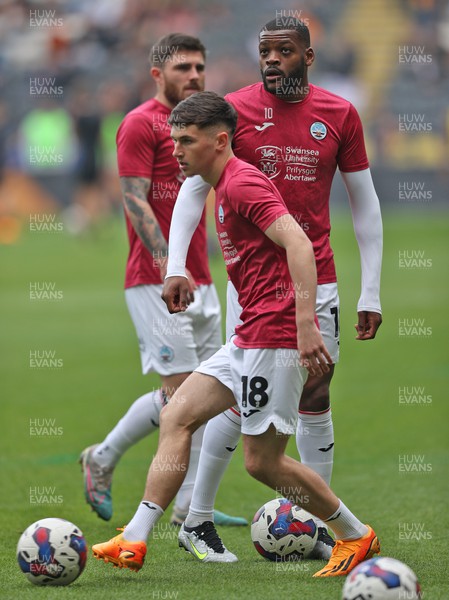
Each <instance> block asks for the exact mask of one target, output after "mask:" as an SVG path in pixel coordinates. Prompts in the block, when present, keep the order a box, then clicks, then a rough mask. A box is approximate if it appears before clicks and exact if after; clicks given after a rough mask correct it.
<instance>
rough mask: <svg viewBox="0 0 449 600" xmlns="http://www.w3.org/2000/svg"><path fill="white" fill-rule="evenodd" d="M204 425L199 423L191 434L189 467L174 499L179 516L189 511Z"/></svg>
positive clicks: (175, 509)
mask: <svg viewBox="0 0 449 600" xmlns="http://www.w3.org/2000/svg"><path fill="white" fill-rule="evenodd" d="M205 428H206V425H201V427H200V428H199V429H197V430H196V431H195V433H194V434H193V435H192V445H191V447H190V459H189V468H188V469H187V473H186V476H185V479H184V481H183V482H182V485H181V487H180V488H179V491H178V493H177V494H176V501H175V507H174V511H175V512H176V513H178V515H179V516H185V515H187V513H188V512H189V506H190V501H191V499H192V493H193V486H194V484H195V477H196V473H197V471H198V462H199V460H200V452H201V444H202V442H203V434H204V430H205Z"/></svg>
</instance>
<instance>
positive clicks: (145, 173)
mask: <svg viewBox="0 0 449 600" xmlns="http://www.w3.org/2000/svg"><path fill="white" fill-rule="evenodd" d="M116 141H117V163H118V172H119V175H120V177H146V178H148V179H151V178H152V176H153V165H154V155H155V149H156V146H157V140H156V136H155V133H154V130H153V127H152V126H151V123H150V121H149V120H148V119H146V118H145V117H144V116H143V115H128V116H127V117H125V119H124V120H123V121H122V124H121V125H120V127H119V129H118V131H117V140H116Z"/></svg>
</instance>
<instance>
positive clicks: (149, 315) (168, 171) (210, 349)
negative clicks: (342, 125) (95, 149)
mask: <svg viewBox="0 0 449 600" xmlns="http://www.w3.org/2000/svg"><path fill="white" fill-rule="evenodd" d="M150 62H151V65H152V66H151V75H152V77H153V79H154V80H155V82H156V86H157V93H156V96H155V97H154V98H152V99H151V100H148V101H147V102H144V103H143V104H141V105H140V106H138V107H137V108H135V109H134V110H132V111H131V112H130V113H129V114H128V115H126V117H125V119H124V120H123V122H122V124H121V125H120V127H119V130H118V133H117V158H118V167H119V175H120V183H121V187H122V192H123V203H124V207H125V217H126V226H127V232H128V239H129V255H128V261H127V265H126V276H125V288H126V291H125V295H126V302H127V305H128V309H129V312H130V315H131V318H132V320H133V322H134V326H135V328H136V333H137V337H138V340H139V348H140V353H141V362H142V371H143V373H144V374H146V373H150V372H156V373H158V374H159V375H160V377H161V387H160V389H157V390H154V391H152V392H150V393H148V394H145V395H144V396H142V397H141V398H139V399H137V400H136V401H135V402H134V404H133V405H132V406H131V408H130V409H129V411H128V412H127V413H126V415H125V416H124V417H123V418H122V419H121V420H120V422H119V423H118V424H117V425H116V427H115V428H114V429H113V430H112V431H111V432H110V433H109V434H108V436H107V437H106V439H105V440H104V441H103V442H102V443H101V444H98V445H94V446H90V447H89V448H87V449H86V450H85V451H84V452H83V454H82V457H81V461H82V465H83V471H84V483H85V496H86V500H87V502H88V503H89V504H90V506H91V507H92V509H93V510H94V511H95V512H97V514H98V515H99V516H100V517H101V518H103V519H105V520H109V519H110V518H111V516H112V498H111V483H112V471H113V469H114V467H115V465H116V464H117V462H118V460H119V459H120V457H121V456H122V455H123V453H124V452H125V451H126V450H127V449H128V448H129V447H130V446H131V445H133V444H135V443H136V442H138V441H139V440H140V439H141V438H142V437H144V436H146V435H148V434H149V433H151V432H152V431H154V430H155V429H157V428H158V426H159V413H160V411H161V409H162V407H163V405H164V404H165V403H166V401H167V399H168V398H169V397H170V396H171V395H172V394H173V392H174V390H176V389H177V387H178V386H179V385H180V384H181V383H182V381H184V379H186V377H187V376H188V375H189V373H191V372H192V371H193V370H194V369H195V368H196V367H197V366H198V364H199V363H200V362H201V361H202V360H204V359H206V358H209V357H210V356H211V355H212V354H214V352H215V351H216V350H217V349H218V348H219V347H220V346H221V341H222V340H221V309H220V304H219V301H218V297H217V293H216V290H215V287H214V285H213V284H212V280H211V276H210V272H209V264H208V256H207V240H206V222H205V214H204V211H203V213H202V216H201V219H200V224H199V227H198V229H197V231H196V232H195V234H194V236H193V239H192V245H191V247H190V251H189V255H188V257H187V262H186V265H187V269H188V271H189V285H190V290H191V291H192V292H193V288H194V287H195V288H196V289H195V302H194V304H193V310H192V312H191V313H190V314H189V315H187V314H186V315H177V316H170V315H168V314H167V310H166V307H165V304H164V303H163V302H162V300H161V292H162V282H163V280H164V276H165V272H166V263H167V239H168V233H169V229H170V221H171V216H172V212H173V207H174V204H175V201H176V197H177V194H178V191H179V188H180V186H181V183H182V181H183V180H184V178H185V176H184V174H183V173H182V171H181V170H180V168H179V165H178V163H177V161H176V159H175V158H174V157H173V142H172V140H171V139H170V126H169V125H168V123H167V119H168V117H169V115H170V112H171V110H172V108H173V107H174V106H176V104H177V103H178V102H180V101H181V100H183V99H185V98H188V97H189V96H191V95H192V94H194V93H195V92H198V91H201V90H203V89H204V78H205V74H204V69H205V48H204V46H203V44H202V43H201V42H200V40H198V39H197V38H194V37H191V36H187V35H183V34H171V35H168V36H165V37H163V38H161V39H160V40H159V41H158V42H156V43H155V44H154V46H153V48H152V51H151V55H150ZM173 317H174V318H173ZM202 433H203V431H202V430H200V431H198V433H197V434H196V435H195V438H194V442H193V446H192V453H191V461H190V468H189V471H188V475H187V477H186V481H185V483H184V485H183V487H182V489H181V490H180V492H179V494H178V496H177V500H176V505H175V507H174V513H173V516H172V522H173V523H175V524H178V525H180V524H181V523H182V521H183V520H184V518H185V516H186V514H187V510H188V507H189V503H190V499H191V494H192V490H193V483H194V479H195V474H196V468H197V465H198V459H199V452H200V447H201V439H202ZM218 518H219V520H220V519H221V521H220V522H221V523H222V524H240V525H241V524H246V520H245V519H234V518H232V517H228V516H227V515H223V514H222V513H218ZM229 521H231V522H230V523H229Z"/></svg>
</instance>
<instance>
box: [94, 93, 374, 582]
mask: <svg viewBox="0 0 449 600" xmlns="http://www.w3.org/2000/svg"><path fill="white" fill-rule="evenodd" d="M169 122H170V123H171V124H172V132H171V136H172V138H173V141H174V143H175V149H174V153H173V154H174V156H175V157H176V158H177V160H178V161H179V165H180V167H181V169H182V170H183V172H184V173H185V175H186V176H190V175H194V174H200V175H201V176H202V177H203V178H204V179H205V181H207V182H209V183H210V184H211V185H212V186H214V188H215V190H216V198H215V215H216V226H217V234H218V238H219V241H220V245H221V247H222V251H223V256H224V259H225V263H226V268H227V271H228V275H229V277H230V279H231V281H232V282H233V284H234V286H235V288H236V290H237V293H238V299H239V302H240V303H241V306H242V313H241V316H242V323H241V325H240V326H239V327H237V329H236V336H235V337H234V338H233V339H232V340H231V341H229V342H228V343H227V344H226V345H225V346H223V347H222V348H221V349H220V350H219V351H218V352H216V353H215V354H214V356H212V357H211V358H210V359H208V360H206V361H204V362H203V363H201V365H200V366H199V367H198V368H197V369H196V370H195V372H194V373H193V374H192V375H191V376H190V377H189V378H188V379H187V380H186V381H185V382H184V383H183V384H182V385H181V386H180V388H179V389H178V390H177V391H176V392H175V394H174V396H173V398H172V399H171V402H170V403H169V404H167V406H166V407H165V408H164V410H163V411H162V413H161V433H160V438H159V447H158V451H157V454H156V456H155V458H154V460H153V462H152V464H151V467H150V470H149V473H148V478H147V485H146V488H145V494H144V498H143V500H142V502H141V503H140V505H139V507H138V509H137V511H136V513H135V515H134V517H133V518H132V519H131V521H130V522H129V524H128V525H127V526H126V527H125V528H124V530H123V533H121V534H119V535H118V536H116V537H114V538H112V539H111V540H110V541H108V542H105V543H103V544H95V545H94V546H93V547H92V550H93V553H94V555H95V556H96V557H97V558H100V559H103V560H105V562H112V563H113V564H115V565H118V566H121V567H128V568H131V569H134V570H139V569H140V568H141V567H142V565H143V562H144V558H145V555H146V540H147V538H148V536H149V534H150V532H151V530H152V528H153V527H154V525H155V524H156V523H157V521H158V520H159V519H160V517H161V516H162V514H163V512H164V510H165V509H166V508H167V506H168V505H169V503H170V502H171V500H172V498H173V497H174V495H175V493H176V491H177V489H178V488H179V486H180V485H181V483H182V481H183V478H184V472H183V470H182V468H173V469H171V470H170V471H169V472H164V471H163V469H161V467H162V465H164V464H167V462H170V463H171V464H172V465H173V467H182V465H183V464H186V462H187V461H188V456H189V448H190V441H191V436H192V433H193V432H194V431H195V430H196V429H197V428H198V427H199V426H200V425H201V424H202V423H204V422H205V421H206V420H208V419H210V418H211V417H213V416H215V415H217V414H219V413H220V412H222V411H224V410H225V409H228V408H230V407H231V406H232V405H233V404H234V403H235V402H236V401H237V403H238V405H239V408H240V411H241V412H242V417H244V418H243V419H242V433H243V444H244V455H245V466H246V469H247V470H248V472H249V473H250V474H251V475H252V476H253V477H255V478H256V479H257V480H258V481H260V482H262V483H265V484H266V485H268V486H269V487H271V488H272V489H275V490H279V489H284V490H287V489H288V490H301V491H302V493H303V494H304V497H303V500H302V501H301V504H303V503H304V502H307V510H308V511H309V512H311V513H312V514H315V515H317V516H318V517H319V518H320V519H323V520H325V521H329V522H330V524H331V525H330V526H331V527H332V529H333V531H334V534H335V536H336V538H337V542H336V544H335V546H334V548H333V552H332V557H331V558H330V560H329V563H328V564H327V565H326V566H325V567H324V568H323V569H321V570H320V571H318V572H317V573H315V576H316V577H334V576H338V575H346V574H347V573H349V571H351V570H352V569H353V568H354V567H355V566H356V565H357V564H358V563H360V562H361V561H363V560H365V559H367V558H370V557H371V556H373V555H374V554H376V553H377V552H379V550H380V546H379V542H378V539H377V537H376V534H375V533H374V531H373V530H372V528H371V527H370V526H368V525H363V524H362V523H361V522H360V521H359V520H358V519H357V517H355V516H354V515H353V514H352V513H351V512H350V510H349V509H348V508H347V507H346V506H345V505H344V504H343V503H342V502H341V500H339V499H338V498H337V497H336V496H335V495H334V494H333V492H332V491H331V490H330V488H329V487H328V486H327V485H326V483H325V482H324V481H323V479H322V478H321V477H320V476H319V475H317V474H316V473H315V472H314V471H312V470H311V469H309V468H308V467H307V466H305V465H302V464H301V463H299V462H297V461H295V460H293V459H291V458H290V457H287V456H285V453H284V452H285V447H286V444H287V440H288V435H289V434H291V433H294V431H295V430H296V422H295V421H296V419H297V416H298V400H299V397H300V393H301V390H302V387H303V384H304V381H305V380H306V377H307V373H310V374H312V375H322V374H324V373H326V372H328V371H329V365H330V363H331V362H332V360H331V357H330V355H329V353H328V351H327V349H326V347H325V344H324V342H323V339H322V336H321V334H320V332H319V329H318V327H317V324H316V319H315V304H316V281H317V279H316V268H315V260H314V254H313V248H312V244H311V242H310V240H309V239H308V238H307V236H306V234H305V233H304V232H303V230H302V229H301V227H300V226H299V225H298V223H297V222H296V221H295V219H294V218H293V217H292V216H291V215H290V214H289V211H288V209H287V207H286V205H285V203H284V202H283V200H282V198H281V196H280V194H279V192H278V191H277V190H276V188H275V186H274V185H273V184H272V183H271V182H270V181H269V180H268V179H267V178H266V177H265V176H264V175H263V174H262V173H261V172H260V171H259V170H258V169H256V168H255V167H254V166H251V165H248V164H247V163H245V162H243V161H241V160H239V159H237V158H235V157H234V155H233V152H232V149H231V140H232V136H233V133H234V131H235V127H236V122H237V114H236V111H235V109H234V108H233V107H232V105H231V104H229V103H227V102H226V101H225V100H224V99H223V98H220V97H219V96H217V94H214V93H213V92H201V93H198V94H195V95H193V96H192V97H191V98H188V99H186V100H184V101H183V102H181V103H180V104H179V105H178V106H177V107H176V108H175V109H174V110H173V112H172V115H171V117H170V120H169ZM286 286H290V288H291V289H292V290H293V293H292V294H289V295H287V296H285V297H284V298H282V299H281V301H279V299H278V298H277V290H278V289H279V287H282V288H285V287H286ZM185 293H186V287H185V279H184V277H169V278H167V279H166V282H165V285H164V295H163V297H164V300H165V301H166V303H167V307H168V309H169V311H170V312H184V311H185V309H186V308H187V302H186V298H185ZM281 356H282V357H287V358H288V360H287V361H285V362H284V363H283V364H282V365H281V363H280V361H279V360H278V359H279V358H280V357H281ZM295 358H296V360H295ZM279 433H282V434H285V435H279ZM305 498H307V500H308V501H307V500H305ZM294 500H295V501H298V497H295V498H294ZM181 535H182V536H183V537H184V538H185V543H189V544H190V545H191V547H192V549H193V551H194V552H195V554H196V555H197V556H198V558H200V559H201V560H205V561H206V560H207V559H208V558H210V557H212V556H214V555H215V562H217V558H216V556H217V555H218V556H220V557H221V562H235V560H236V557H235V556H234V555H233V554H232V553H230V552H229V551H227V550H226V549H225V548H224V546H223V545H222V543H221V540H220V538H219V537H218V534H217V532H216V530H215V527H214V524H213V523H212V522H211V521H209V522H206V523H202V524H201V525H199V526H198V527H193V528H190V527H186V525H185V524H183V525H182V527H181Z"/></svg>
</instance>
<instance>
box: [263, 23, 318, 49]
mask: <svg viewBox="0 0 449 600" xmlns="http://www.w3.org/2000/svg"><path fill="white" fill-rule="evenodd" d="M283 29H286V30H290V31H296V33H297V34H298V36H299V39H300V40H301V41H302V42H304V44H305V45H306V46H307V48H308V47H309V46H310V32H309V28H308V27H307V25H306V24H305V23H304V22H303V21H300V20H299V19H297V18H296V17H276V19H273V20H272V21H269V22H268V23H267V24H266V25H264V26H263V27H262V29H261V30H260V32H259V34H260V33H262V31H282V30H283Z"/></svg>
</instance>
